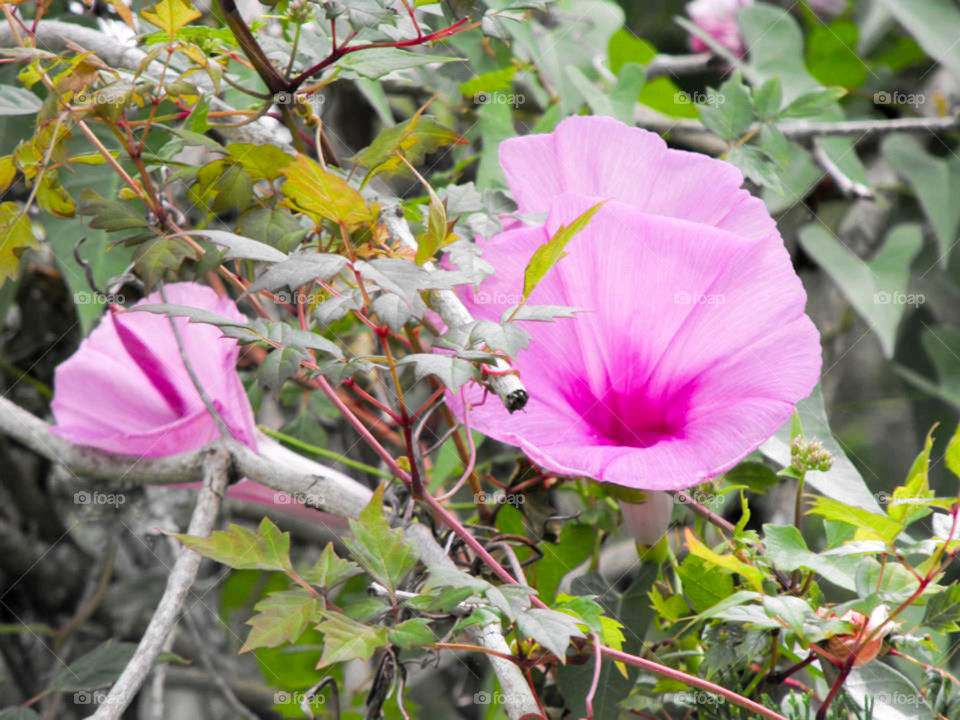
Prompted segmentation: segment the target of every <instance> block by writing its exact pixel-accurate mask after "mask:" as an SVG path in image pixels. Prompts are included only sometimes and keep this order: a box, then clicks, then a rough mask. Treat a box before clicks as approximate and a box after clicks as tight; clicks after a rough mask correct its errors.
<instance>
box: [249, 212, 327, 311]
mask: <svg viewBox="0 0 960 720" xmlns="http://www.w3.org/2000/svg"><path fill="white" fill-rule="evenodd" d="M236 231H237V234H238V235H244V236H246V237H249V238H253V239H254V240H259V241H260V242H262V243H266V244H267V245H270V246H272V247H275V248H276V249H277V250H279V251H280V252H282V253H289V252H291V251H292V250H293V249H294V248H296V247H297V245H299V244H300V241H301V240H303V238H304V237H306V235H307V233H308V232H309V230H307V229H306V228H304V227H303V226H302V225H301V224H300V223H299V222H297V220H296V218H295V217H294V216H293V214H292V213H291V212H290V211H289V210H287V209H286V208H263V207H252V208H250V209H249V210H246V211H244V213H243V214H242V215H241V216H240V217H238V218H237V227H236ZM344 263H346V258H344ZM248 292H249V291H248Z"/></svg>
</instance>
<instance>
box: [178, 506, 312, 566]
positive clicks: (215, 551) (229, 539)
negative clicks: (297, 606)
mask: <svg viewBox="0 0 960 720" xmlns="http://www.w3.org/2000/svg"><path fill="white" fill-rule="evenodd" d="M174 537H176V538H177V539H178V540H179V541H180V542H182V543H183V544H184V545H186V546H187V547H188V548H190V549H191V550H193V551H194V552H198V553H200V554H201V555H203V556H204V557H208V558H211V559H212V560H216V561H217V562H219V563H222V564H224V565H228V566H229V567H232V568H234V569H236V570H280V571H282V572H290V571H291V570H292V569H293V566H292V565H291V563H290V533H285V532H281V531H280V528H278V527H277V526H276V525H274V524H273V522H271V520H270V518H264V519H263V521H262V522H261V523H260V527H259V528H257V532H253V531H251V530H248V529H247V528H245V527H243V526H241V525H230V526H229V527H228V528H227V529H226V530H217V531H216V532H214V533H213V534H211V535H210V536H209V537H195V536H193V535H186V534H184V533H178V534H176V535H175V536H174Z"/></svg>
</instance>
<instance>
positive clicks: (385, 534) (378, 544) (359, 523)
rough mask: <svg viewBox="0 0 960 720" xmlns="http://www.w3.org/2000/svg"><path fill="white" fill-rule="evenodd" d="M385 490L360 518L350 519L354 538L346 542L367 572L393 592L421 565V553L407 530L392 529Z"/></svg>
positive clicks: (376, 492) (382, 487) (377, 491)
mask: <svg viewBox="0 0 960 720" xmlns="http://www.w3.org/2000/svg"><path fill="white" fill-rule="evenodd" d="M383 490H384V486H383V485H380V486H379V487H378V488H377V489H376V491H375V492H374V493H373V497H372V498H371V499H370V503H369V504H368V505H367V506H366V507H365V508H364V509H363V510H362V511H361V512H360V516H359V518H358V519H356V520H353V519H351V520H350V531H351V533H352V536H351V537H347V538H344V541H343V542H344V545H346V546H347V549H349V550H350V552H351V554H353V556H354V557H355V558H356V559H357V560H358V561H359V563H360V564H361V565H362V566H363V567H364V568H365V569H366V570H367V572H369V573H370V574H371V575H373V577H374V578H376V579H377V580H378V581H379V582H380V583H381V584H382V585H383V586H384V587H386V588H387V590H389V591H390V592H391V593H392V592H394V591H395V590H396V589H397V587H398V586H399V585H400V582H401V581H402V580H403V578H404V577H406V575H407V573H409V572H410V571H411V570H412V569H413V567H414V565H416V564H417V554H416V551H415V550H414V549H413V548H412V547H410V545H409V544H408V542H407V540H406V538H405V537H404V534H403V530H400V529H393V528H391V527H390V524H389V523H388V522H387V519H386V518H385V517H384V515H383Z"/></svg>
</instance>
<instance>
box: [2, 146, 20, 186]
mask: <svg viewBox="0 0 960 720" xmlns="http://www.w3.org/2000/svg"><path fill="white" fill-rule="evenodd" d="M16 176H17V166H16V165H15V164H14V162H13V155H4V156H3V157H0V193H2V192H6V191H7V188H8V187H10V185H11V184H12V183H13V179H14V178H15V177H16Z"/></svg>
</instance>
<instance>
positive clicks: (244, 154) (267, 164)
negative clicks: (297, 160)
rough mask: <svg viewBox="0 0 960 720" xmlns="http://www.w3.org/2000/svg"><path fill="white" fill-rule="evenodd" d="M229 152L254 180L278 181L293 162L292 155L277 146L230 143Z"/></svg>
mask: <svg viewBox="0 0 960 720" xmlns="http://www.w3.org/2000/svg"><path fill="white" fill-rule="evenodd" d="M227 152H228V153H230V157H232V158H233V159H234V160H235V161H236V162H237V163H239V164H240V165H242V166H243V168H244V169H245V170H246V171H247V172H248V173H249V174H250V177H252V178H253V179H254V180H270V181H273V180H276V179H277V178H278V177H280V176H281V175H282V174H283V168H285V167H286V166H287V165H288V164H289V163H290V162H292V161H293V156H292V155H288V154H287V153H285V152H284V151H283V150H281V149H280V148H278V147H277V146H276V145H254V144H252V143H230V144H229V145H227Z"/></svg>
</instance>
